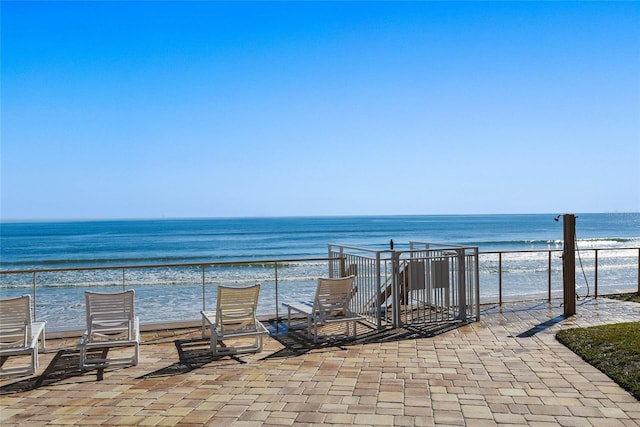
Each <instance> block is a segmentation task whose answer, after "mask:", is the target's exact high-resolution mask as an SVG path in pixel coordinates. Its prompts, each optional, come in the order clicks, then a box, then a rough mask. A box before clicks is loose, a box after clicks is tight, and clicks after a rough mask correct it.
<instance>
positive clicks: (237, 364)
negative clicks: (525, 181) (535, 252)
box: [0, 298, 640, 427]
mask: <svg viewBox="0 0 640 427" xmlns="http://www.w3.org/2000/svg"><path fill="white" fill-rule="evenodd" d="M560 303H561V301H560V300H553V301H552V302H551V303H547V302H546V301H533V302H531V301H530V302H520V303H508V304H505V305H503V306H502V307H499V306H497V305H486V306H482V310H481V316H482V317H481V320H480V322H477V323H473V324H469V325H464V326H461V327H459V328H456V329H453V330H442V331H438V330H433V329H430V330H418V329H412V330H395V331H385V333H381V334H373V333H369V334H368V335H367V334H366V331H365V336H364V338H361V339H359V340H357V341H355V342H342V343H340V342H336V343H332V344H325V345H322V346H316V347H315V348H309V347H305V346H304V343H303V342H301V341H299V340H298V336H297V335H295V334H292V335H291V336H289V337H279V338H278V339H275V338H268V339H267V340H266V342H265V349H264V351H263V352H262V353H259V354H252V355H243V356H241V357H238V358H229V357H225V358H222V359H218V360H214V359H213V358H212V356H211V355H210V354H209V353H208V352H206V351H204V350H205V349H206V344H207V341H201V340H198V339H197V338H199V330H195V329H175V330H169V331H159V332H154V333H151V332H147V333H145V334H143V345H142V346H141V351H140V356H141V358H140V363H139V364H138V365H137V366H135V367H131V368H125V369H113V370H109V369H107V370H106V371H105V372H104V378H103V380H102V381H98V380H97V372H96V371H91V372H85V373H80V372H79V370H78V368H77V362H78V354H77V351H76V350H75V346H74V344H75V340H72V339H69V340H64V339H58V340H48V342H47V344H48V345H47V347H48V351H47V353H45V354H42V355H41V356H40V368H39V370H38V372H37V375H35V376H32V377H27V378H21V379H11V380H4V381H2V382H0V424H1V425H2V426H18V425H20V426H31V425H34V426H35V425H101V424H102V425H163V426H165V425H181V426H185V425H194V426H195V425H212V426H214V425H215V426H269V425H367V426H374V425H384V426H390V425H397V426H423V425H427V426H428V425H470V426H485V425H487V426H493V425H534V426H535V425H540V426H544V425H562V426H605V425H606V426H607V427H613V426H640V402H639V401H638V400H636V399H635V398H634V397H633V396H632V395H630V394H629V393H627V392H626V391H624V390H623V389H622V388H620V387H619V386H617V385H616V384H615V383H614V382H613V381H612V380H610V379H609V378H608V377H606V376H605V375H604V374H602V373H601V372H600V371H598V370H597V369H595V368H593V367H592V366H590V365H589V364H587V363H586V362H584V361H583V360H582V359H580V358H579V357H578V356H576V355H575V354H574V353H572V352H571V351H570V350H568V349H567V348H566V347H564V346H563V345H562V344H560V343H559V342H558V341H556V339H555V332H556V331H558V330H559V329H564V328H568V327H574V326H590V325H597V324H603V323H615V322H622V321H639V320H640V304H635V303H629V302H620V301H613V300H609V299H606V298H599V299H597V300H593V299H588V300H585V301H581V302H578V304H577V315H576V316H573V317H571V318H569V319H564V318H563V317H562V316H561V315H562V312H563V311H562V307H561V306H560ZM363 329H366V328H359V330H363Z"/></svg>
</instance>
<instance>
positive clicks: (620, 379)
mask: <svg viewBox="0 0 640 427" xmlns="http://www.w3.org/2000/svg"><path fill="white" fill-rule="evenodd" d="M556 338H557V339H558V341H560V342H561V343H562V344H564V345H566V346H567V347H568V348H569V349H571V350H572V351H573V352H574V353H576V354H577V355H578V356H580V357H582V358H583V359H584V360H585V361H586V362H587V363H589V364H591V365H592V366H595V367H596V368H598V369H599V370H600V371H602V372H603V373H604V374H605V375H607V376H608V377H609V378H611V379H612V380H614V381H615V382H616V383H618V384H619V385H620V386H621V387H622V388H624V389H625V390H627V391H628V392H630V393H631V394H633V395H634V396H635V398H636V399H638V400H640V322H629V323H616V324H613V325H601V326H593V327H590V328H572V329H565V330H562V331H559V332H558V333H557V334H556Z"/></svg>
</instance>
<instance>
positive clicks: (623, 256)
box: [479, 247, 640, 304]
mask: <svg viewBox="0 0 640 427" xmlns="http://www.w3.org/2000/svg"><path fill="white" fill-rule="evenodd" d="M576 254H577V256H576V285H580V287H581V288H583V295H582V296H587V295H589V296H593V297H595V298H597V297H598V296H599V293H600V291H601V289H603V288H604V289H605V292H607V293H611V292H617V291H621V290H633V289H637V292H640V248H626V247H625V248H586V249H582V248H581V249H579V250H577V251H576ZM479 260H480V263H481V264H482V266H483V269H482V270H481V275H480V278H481V281H482V284H483V302H493V301H496V300H497V302H498V303H500V304H502V303H503V302H505V301H510V300H514V299H537V298H539V297H540V296H543V297H546V299H547V300H548V301H550V300H551V298H552V297H553V296H556V295H560V294H561V292H562V250H561V249H546V250H536V249H533V250H517V251H487V252H479ZM603 277H604V279H608V282H606V283H604V284H603V283H602V280H603ZM509 279H510V280H509ZM528 284H531V285H532V286H531V287H528V288H527V286H524V288H526V290H525V292H524V293H523V285H528ZM534 286H535V288H534ZM542 286H544V289H543V288H542ZM489 289H494V290H495V291H494V292H495V293H493V294H492V293H491V291H489ZM507 290H511V292H509V293H508V292H506V291H507ZM496 294H497V295H496ZM514 297H515V298H514Z"/></svg>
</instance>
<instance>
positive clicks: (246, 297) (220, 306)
mask: <svg viewBox="0 0 640 427" xmlns="http://www.w3.org/2000/svg"><path fill="white" fill-rule="evenodd" d="M259 294H260V285H259V284H258V285H254V286H249V287H242V288H236V287H227V286H219V287H218V301H217V304H216V311H201V314H202V335H203V337H205V336H206V327H207V326H208V327H209V329H210V332H211V333H210V334H209V337H210V341H211V344H210V347H211V351H212V352H213V354H214V355H216V356H217V355H227V354H238V353H259V352H261V351H262V345H263V337H264V336H265V335H268V334H269V331H267V328H265V327H264V325H263V324H262V323H260V322H259V321H258V319H257V317H256V310H257V307H258V295H259ZM247 338H248V339H249V340H250V342H249V343H248V344H247V343H246V342H245V341H246V339H247ZM225 340H226V341H227V343H223V341H225ZM232 343H233V345H232Z"/></svg>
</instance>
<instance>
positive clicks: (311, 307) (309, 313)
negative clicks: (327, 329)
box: [283, 276, 364, 342]
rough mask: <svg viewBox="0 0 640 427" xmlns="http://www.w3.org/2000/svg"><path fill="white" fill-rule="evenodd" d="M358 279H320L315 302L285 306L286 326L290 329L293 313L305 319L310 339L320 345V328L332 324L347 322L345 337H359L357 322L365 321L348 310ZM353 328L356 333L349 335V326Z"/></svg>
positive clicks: (286, 304)
mask: <svg viewBox="0 0 640 427" xmlns="http://www.w3.org/2000/svg"><path fill="white" fill-rule="evenodd" d="M354 280H355V276H348V277H343V278H337V279H323V278H320V279H318V287H317V289H316V296H315V299H314V301H313V303H306V302H287V303H284V304H283V305H284V306H285V307H286V308H287V324H288V327H289V328H291V319H292V313H293V314H296V313H298V314H302V315H303V317H304V318H305V325H304V327H305V328H306V330H307V336H308V337H309V338H313V341H314V342H318V341H319V340H320V339H321V337H320V335H319V334H318V327H319V326H324V325H330V324H333V323H345V329H346V330H345V334H344V335H345V336H353V337H355V336H357V330H356V325H357V322H358V320H362V319H364V317H362V316H361V315H359V314H358V313H356V312H354V311H352V310H351V309H350V307H349V305H350V301H351V298H352V297H353V293H354V288H353V282H354ZM350 324H351V325H353V333H352V334H351V333H350V328H349V325H350Z"/></svg>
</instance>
